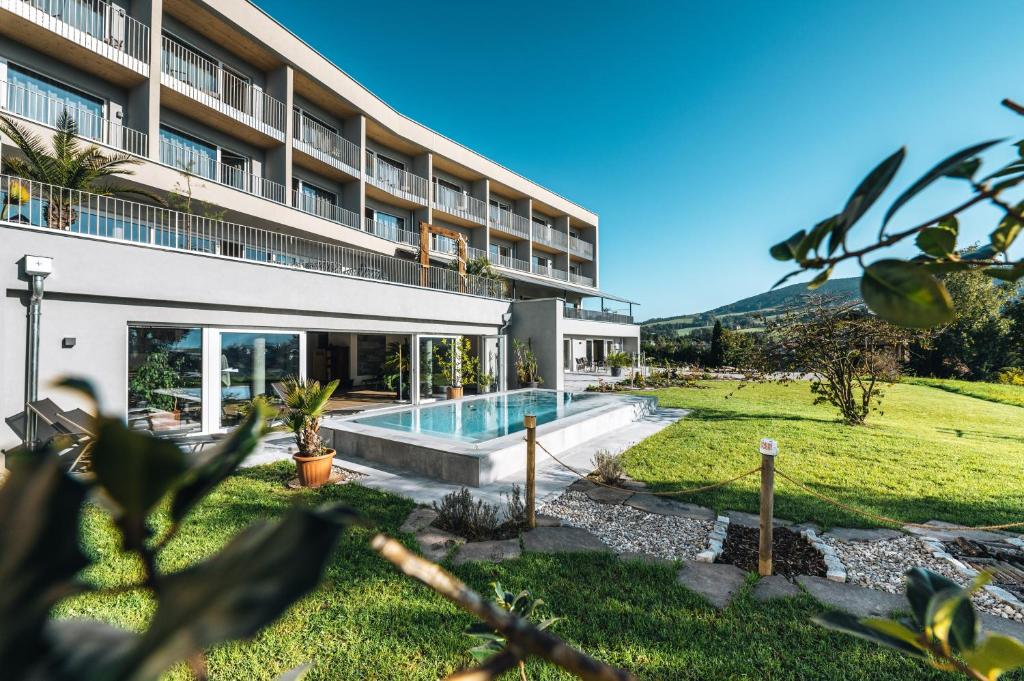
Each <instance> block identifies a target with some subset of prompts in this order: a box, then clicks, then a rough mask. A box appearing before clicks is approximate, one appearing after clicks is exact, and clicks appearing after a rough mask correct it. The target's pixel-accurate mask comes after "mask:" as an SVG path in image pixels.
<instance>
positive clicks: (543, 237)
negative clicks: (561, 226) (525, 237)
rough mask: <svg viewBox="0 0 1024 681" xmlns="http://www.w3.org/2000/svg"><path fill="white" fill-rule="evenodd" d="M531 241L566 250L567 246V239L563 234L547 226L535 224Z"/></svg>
mask: <svg viewBox="0 0 1024 681" xmlns="http://www.w3.org/2000/svg"><path fill="white" fill-rule="evenodd" d="M533 240H534V241H539V242H540V243H542V244H547V245H548V246H554V247H556V248H567V247H568V246H569V240H568V237H567V236H566V234H565V233H564V232H559V231H558V230H555V229H551V228H550V227H548V226H547V225H540V224H537V223H536V222H534V223H533Z"/></svg>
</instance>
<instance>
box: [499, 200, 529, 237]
mask: <svg viewBox="0 0 1024 681" xmlns="http://www.w3.org/2000/svg"><path fill="white" fill-rule="evenodd" d="M491 226H492V227H497V228H498V229H500V230H501V231H503V232H507V233H509V234H515V235H516V236H520V237H522V238H524V239H529V238H530V220H529V218H525V217H523V216H522V215H517V214H516V213H513V212H512V211H508V210H505V209H504V208H498V207H497V206H491Z"/></svg>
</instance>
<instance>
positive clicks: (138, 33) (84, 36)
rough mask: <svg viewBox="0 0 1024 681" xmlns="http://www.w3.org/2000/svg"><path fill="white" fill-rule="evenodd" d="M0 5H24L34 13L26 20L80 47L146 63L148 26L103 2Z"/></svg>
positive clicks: (35, 0) (26, 0)
mask: <svg viewBox="0 0 1024 681" xmlns="http://www.w3.org/2000/svg"><path fill="white" fill-rule="evenodd" d="M3 4H5V5H9V6H11V7H12V8H15V11H18V10H19V9H21V8H26V6H27V8H33V9H35V10H38V14H37V15H35V16H31V15H30V16H29V17H28V18H30V19H32V20H33V21H34V22H35V23H38V24H40V25H42V26H44V27H45V28H47V29H49V30H51V31H53V32H54V33H57V34H58V35H61V36H63V37H64V38H67V39H68V40H72V41H74V42H76V43H78V44H80V45H84V46H85V47H89V48H91V49H94V50H96V51H100V52H102V51H104V50H107V49H111V50H113V51H114V53H120V54H123V55H125V56H127V57H131V58H132V59H136V60H138V61H140V62H142V63H144V64H148V63H149V26H146V25H145V24H143V23H142V22H140V21H138V20H137V19H134V18H132V17H130V16H128V14H127V13H126V12H125V10H124V9H122V8H120V7H118V6H116V5H111V4H109V3H107V2H104V0H21V1H20V2H15V1H12V0H5V2H4V3H3ZM19 13H20V12H19ZM93 41H94V42H93ZM90 43H92V44H90Z"/></svg>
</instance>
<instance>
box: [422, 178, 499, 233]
mask: <svg viewBox="0 0 1024 681" xmlns="http://www.w3.org/2000/svg"><path fill="white" fill-rule="evenodd" d="M434 208H436V209H437V210H442V211H444V212H445V213H448V214H450V215H456V216H458V217H461V218H463V219H466V220H471V221H473V222H477V223H479V224H481V225H483V224H487V204H486V203H484V202H483V201H481V200H480V199H478V198H475V197H472V196H470V195H469V194H467V193H466V192H458V191H455V190H454V189H452V188H451V187H445V186H444V185H440V184H438V183H436V182H435V183H434Z"/></svg>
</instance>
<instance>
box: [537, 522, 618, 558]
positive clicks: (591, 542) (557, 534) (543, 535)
mask: <svg viewBox="0 0 1024 681" xmlns="http://www.w3.org/2000/svg"><path fill="white" fill-rule="evenodd" d="M523 550H524V551H531V552H533V553H580V552H583V551H602V552H611V549H610V548H608V545H607V544H605V543H604V542H603V541H601V540H600V539H598V538H597V537H595V536H594V535H592V534H591V533H590V532H587V531H586V530H584V529H581V528H579V527H538V528H536V529H533V530H530V531H528V532H524V533H523Z"/></svg>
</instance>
